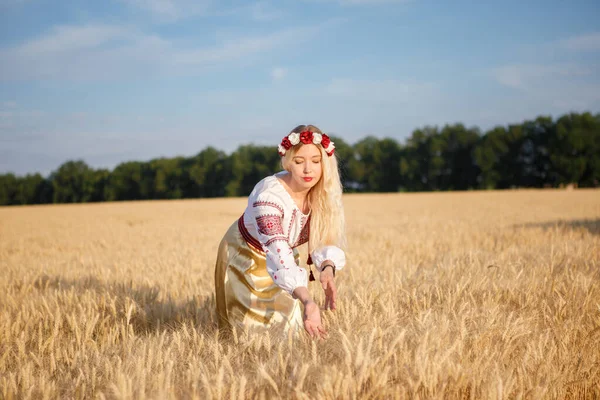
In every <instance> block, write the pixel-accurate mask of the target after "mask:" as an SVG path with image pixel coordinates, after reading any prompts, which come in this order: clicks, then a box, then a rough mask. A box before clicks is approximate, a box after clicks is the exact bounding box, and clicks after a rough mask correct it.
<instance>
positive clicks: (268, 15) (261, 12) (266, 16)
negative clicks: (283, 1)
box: [250, 1, 283, 22]
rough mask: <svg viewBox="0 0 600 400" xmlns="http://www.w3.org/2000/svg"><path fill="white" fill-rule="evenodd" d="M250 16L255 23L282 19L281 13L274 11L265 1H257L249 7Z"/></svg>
mask: <svg viewBox="0 0 600 400" xmlns="http://www.w3.org/2000/svg"><path fill="white" fill-rule="evenodd" d="M250 16H251V17H252V19H253V20H255V21H262V22H265V21H273V20H276V19H279V18H281V17H283V12H281V11H279V10H276V9H274V8H273V7H272V6H271V5H270V4H269V3H267V2H266V1H258V2H256V3H253V4H252V5H250Z"/></svg>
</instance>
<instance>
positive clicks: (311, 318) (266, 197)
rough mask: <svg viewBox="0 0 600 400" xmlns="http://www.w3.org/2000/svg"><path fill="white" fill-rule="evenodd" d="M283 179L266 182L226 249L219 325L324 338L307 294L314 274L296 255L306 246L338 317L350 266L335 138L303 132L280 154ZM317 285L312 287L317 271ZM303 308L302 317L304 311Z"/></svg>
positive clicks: (219, 276) (220, 266)
mask: <svg viewBox="0 0 600 400" xmlns="http://www.w3.org/2000/svg"><path fill="white" fill-rule="evenodd" d="M278 150H279V154H280V156H281V165H282V166H283V169H284V171H282V172H279V173H277V174H275V175H272V176H268V177H266V178H264V179H263V180H261V181H260V182H259V183H258V184H257V185H256V186H255V187H254V190H253V191H252V193H251V194H250V196H249V198H248V205H247V207H246V210H245V211H244V214H242V216H241V217H240V219H239V220H238V221H236V222H235V223H234V224H233V225H231V227H230V228H229V230H228V231H227V233H226V234H225V237H224V238H223V240H222V241H221V244H220V246H219V252H218V256H217V262H216V268H215V289H216V299H217V312H218V314H219V325H220V326H221V327H222V328H230V327H232V326H237V327H244V326H248V327H250V328H257V329H265V328H270V327H272V326H276V325H281V326H283V327H284V329H286V330H287V329H292V330H297V329H299V328H301V327H302V326H304V329H306V331H307V332H308V333H309V334H310V335H311V336H312V337H323V336H324V335H325V333H326V331H325V329H324V328H323V325H322V323H321V315H320V311H319V306H318V305H317V304H316V303H315V302H314V301H313V300H312V298H311V296H310V293H309V291H308V288H307V286H308V277H307V275H308V273H307V271H306V269H305V268H302V267H301V266H300V265H299V256H298V251H297V247H298V246H300V245H302V244H304V243H306V242H308V254H309V257H308V260H307V264H309V268H311V267H310V265H313V264H314V267H315V269H316V270H317V271H319V274H320V276H319V280H320V282H321V286H322V287H323V290H324V291H325V308H326V309H327V308H330V309H332V310H334V309H335V306H336V288H335V283H334V277H335V272H336V270H339V269H341V268H342V267H343V266H344V265H345V263H346V259H345V254H344V251H343V250H342V248H343V247H344V245H345V234H344V212H343V206H342V185H341V182H340V176H339V172H338V166H337V160H336V157H335V154H334V152H335V146H334V144H333V142H331V140H330V139H329V137H328V136H327V135H325V134H323V133H322V132H321V131H320V130H319V129H318V128H317V127H315V126H313V125H300V126H298V127H296V128H294V129H293V130H292V132H290V134H288V135H287V136H286V137H284V138H283V140H282V141H281V144H280V145H279V147H278ZM310 277H311V280H314V278H313V275H312V269H311V271H310ZM301 304H302V305H303V308H304V311H302V309H301Z"/></svg>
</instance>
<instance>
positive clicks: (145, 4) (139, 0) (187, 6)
mask: <svg viewBox="0 0 600 400" xmlns="http://www.w3.org/2000/svg"><path fill="white" fill-rule="evenodd" d="M122 1H123V2H125V3H127V4H128V5H129V6H131V7H132V8H135V9H141V10H143V11H145V12H148V13H150V14H151V15H152V16H153V17H155V18H156V19H158V20H162V21H166V22H173V21H176V20H179V19H182V18H187V17H192V16H197V15H202V14H205V13H206V12H207V11H208V9H209V7H210V6H211V4H212V3H213V1H211V0H122Z"/></svg>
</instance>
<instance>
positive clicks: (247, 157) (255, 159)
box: [225, 145, 281, 196]
mask: <svg viewBox="0 0 600 400" xmlns="http://www.w3.org/2000/svg"><path fill="white" fill-rule="evenodd" d="M230 162H231V164H230V165H231V179H230V181H229V182H228V183H227V185H226V186H225V194H226V196H247V195H249V194H250V192H251V191H252V189H253V188H254V186H255V185H256V183H257V182H258V181H260V180H261V179H262V178H264V177H266V176H268V175H272V174H274V173H275V172H277V171H279V170H281V158H280V157H279V154H278V153H277V151H275V150H274V149H273V147H271V146H268V147H267V146H255V145H245V146H240V147H238V149H237V150H236V151H235V152H233V154H231V158H230Z"/></svg>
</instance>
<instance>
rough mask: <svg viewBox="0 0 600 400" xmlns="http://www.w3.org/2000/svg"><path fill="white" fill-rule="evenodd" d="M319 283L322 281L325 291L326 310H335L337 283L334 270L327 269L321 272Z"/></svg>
mask: <svg viewBox="0 0 600 400" xmlns="http://www.w3.org/2000/svg"><path fill="white" fill-rule="evenodd" d="M319 281H321V286H322V287H323V290H324V291H325V309H326V310H327V309H331V310H335V300H336V296H337V289H336V288H335V282H334V281H333V269H332V268H325V269H324V270H323V271H321V274H320V275H319Z"/></svg>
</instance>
